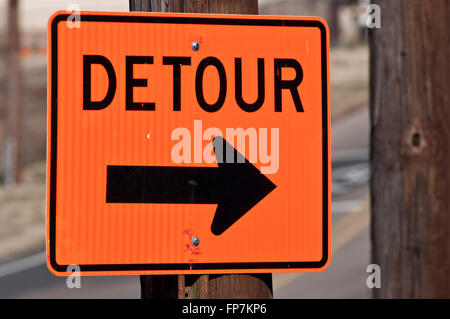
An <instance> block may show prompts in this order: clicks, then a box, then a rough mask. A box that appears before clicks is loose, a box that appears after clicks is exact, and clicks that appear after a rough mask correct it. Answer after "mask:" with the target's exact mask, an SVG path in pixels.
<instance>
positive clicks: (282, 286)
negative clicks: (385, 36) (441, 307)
mask: <svg viewBox="0 0 450 319" xmlns="http://www.w3.org/2000/svg"><path fill="white" fill-rule="evenodd" d="M367 113H368V112H367V109H362V110H358V111H356V112H354V113H352V114H350V115H348V116H346V117H345V118H342V119H340V120H339V121H337V122H334V123H332V158H333V164H332V169H333V172H332V191H333V195H332V199H333V204H332V212H333V215H332V216H333V217H332V218H333V219H332V232H333V234H332V236H333V237H332V250H333V253H332V254H333V258H332V262H331V265H330V266H329V268H328V269H327V270H326V271H324V272H322V273H308V274H275V275H274V297H275V298H368V297H370V291H369V289H368V288H367V287H366V285H365V282H366V276H367V274H366V267H367V265H368V264H369V252H370V244H369V233H368V225H369V211H368V204H369V201H368V185H367V182H368V165H367V146H368V114H367ZM44 261H45V254H44V253H43V249H42V251H34V252H29V254H27V256H24V257H23V258H20V259H18V260H13V261H10V262H8V263H6V264H2V265H0V298H139V296H140V291H139V289H140V287H139V277H137V276H123V277H83V278H82V280H81V289H68V288H67V286H66V284H65V281H66V278H61V277H55V276H53V275H52V274H51V273H50V272H49V271H48V270H47V267H46V265H45V264H44Z"/></svg>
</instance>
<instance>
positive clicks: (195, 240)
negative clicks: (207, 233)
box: [191, 236, 200, 246]
mask: <svg viewBox="0 0 450 319" xmlns="http://www.w3.org/2000/svg"><path fill="white" fill-rule="evenodd" d="M191 243H192V245H194V246H198V245H199V244H200V238H198V237H197V236H194V237H192V240H191Z"/></svg>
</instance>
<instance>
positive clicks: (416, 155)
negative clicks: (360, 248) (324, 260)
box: [370, 0, 450, 298]
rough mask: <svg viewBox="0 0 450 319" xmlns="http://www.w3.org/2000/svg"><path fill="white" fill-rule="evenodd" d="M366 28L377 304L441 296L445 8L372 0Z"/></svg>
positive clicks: (449, 233) (445, 272)
mask: <svg viewBox="0 0 450 319" xmlns="http://www.w3.org/2000/svg"><path fill="white" fill-rule="evenodd" d="M373 2H375V3H377V4H379V5H380V8H381V28H379V29H371V30H370V45H371V58H370V71H371V75H370V82H371V83H370V91H371V93H370V95H371V96H370V113H371V114H370V115H371V119H370V120H371V166H372V181H371V199H372V245H373V246H372V259H373V263H375V264H379V265H380V267H381V288H379V289H374V296H375V297H377V298H449V297H450V244H449V243H450V169H449V165H450V124H449V123H450V45H449V43H450V28H449V27H448V22H449V21H450V3H449V1H448V0H429V1H423V0H396V1H392V0H378V1H373Z"/></svg>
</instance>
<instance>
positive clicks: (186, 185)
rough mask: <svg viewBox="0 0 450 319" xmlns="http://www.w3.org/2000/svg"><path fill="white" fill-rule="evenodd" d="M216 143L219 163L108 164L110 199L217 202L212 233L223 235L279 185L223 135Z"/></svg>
mask: <svg viewBox="0 0 450 319" xmlns="http://www.w3.org/2000/svg"><path fill="white" fill-rule="evenodd" d="M213 146H214V152H215V155H216V160H217V162H218V167H180V166H116V165H108V167H107V177H106V187H107V189H106V202H107V203H166V204H218V205H217V209H216V213H215V215H214V219H213V221H212V224H211V231H212V232H213V234H215V235H220V234H222V233H223V232H224V231H225V230H227V229H228V228H229V227H230V226H231V225H233V224H234V223H235V222H236V221H237V220H238V219H239V218H241V217H242V216H243V215H244V214H245V213H247V212H248V211H249V210H250V209H251V208H252V207H253V206H255V205H256V204H257V203H258V202H259V201H261V200H262V199H263V198H264V197H265V196H266V195H267V194H269V193H270V192H271V191H272V190H274V189H275V187H276V186H275V185H274V184H273V183H272V182H271V181H270V180H269V179H268V178H267V177H266V176H264V175H263V174H261V172H260V171H259V170H258V169H257V168H256V167H255V166H253V164H251V163H250V162H249V161H248V160H247V159H245V158H244V157H243V156H242V155H241V154H240V153H239V152H238V151H237V150H236V149H234V148H233V147H232V146H231V145H230V144H229V143H228V142H227V141H225V140H224V139H223V138H222V137H220V136H218V137H216V138H215V139H214V141H213ZM222 159H224V160H222Z"/></svg>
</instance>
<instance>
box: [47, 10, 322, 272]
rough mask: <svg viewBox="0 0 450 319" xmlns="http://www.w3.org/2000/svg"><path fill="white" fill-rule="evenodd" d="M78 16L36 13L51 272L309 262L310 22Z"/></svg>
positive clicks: (318, 91) (318, 244)
mask: <svg viewBox="0 0 450 319" xmlns="http://www.w3.org/2000/svg"><path fill="white" fill-rule="evenodd" d="M78 17H79V18H80V21H79V23H78V24H77V23H73V18H72V19H70V16H69V15H68V14H66V13H65V12H58V13H55V14H54V15H53V17H52V18H51V20H50V22H49V33H48V34H49V57H48V59H49V61H48V66H49V70H48V86H49V90H48V92H49V93H48V94H49V95H48V164H47V165H48V177H47V190H48V192H47V256H48V266H49V268H50V270H51V271H52V272H53V273H55V274H57V275H68V274H70V272H68V268H67V267H68V266H69V265H78V266H79V267H80V269H81V273H82V274H93V275H109V274H182V273H184V274H188V273H245V272H294V271H295V272H299V271H319V270H323V269H324V268H325V267H326V266H327V264H328V263H329V260H330V243H331V241H330V138H329V134H330V128H329V94H328V93H329V80H328V79H329V66H328V28H327V26H326V24H325V22H323V20H321V19H319V18H298V17H262V16H259V17H258V16H244V15H239V16H233V15H198V14H160V13H158V14H148V13H132V14H131V13H97V12H82V13H81V14H80V15H79V16H78ZM68 20H69V22H68Z"/></svg>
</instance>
